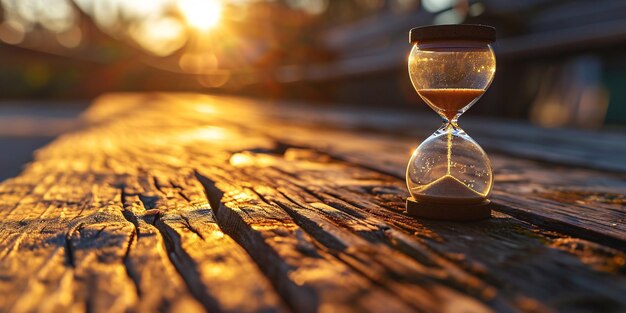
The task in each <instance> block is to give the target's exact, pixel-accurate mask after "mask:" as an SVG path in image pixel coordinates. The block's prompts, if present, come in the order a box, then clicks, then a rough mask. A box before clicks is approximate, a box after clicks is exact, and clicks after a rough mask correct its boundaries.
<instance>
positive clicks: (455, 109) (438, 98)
mask: <svg viewBox="0 0 626 313" xmlns="http://www.w3.org/2000/svg"><path fill="white" fill-rule="evenodd" d="M417 92H418V93H419V95H420V96H422V98H423V99H424V100H425V101H427V102H428V104H430V105H431V106H433V107H434V108H435V109H437V111H438V112H439V113H440V114H442V115H443V116H445V117H446V118H447V119H448V121H451V120H452V119H453V118H454V117H455V116H456V115H457V114H458V113H459V110H461V109H463V108H464V107H465V106H467V105H468V104H469V103H471V102H472V101H474V100H475V99H476V98H478V97H480V96H481V95H482V94H483V93H484V92H485V90H483V89H470V88H438V89H419V90H418V91H417ZM447 139H448V160H447V161H448V164H447V167H448V170H447V173H446V175H444V176H442V177H440V178H438V179H436V180H434V181H432V182H430V183H429V184H427V185H424V186H420V187H418V188H414V190H413V191H415V192H412V194H413V195H414V196H415V197H416V199H415V200H417V201H423V202H434V203H449V204H478V203H481V202H484V201H485V195H482V194H480V193H478V192H476V191H475V190H473V189H472V188H470V187H469V186H468V185H466V184H464V183H463V182H462V181H460V180H459V179H457V178H455V177H454V176H452V175H451V171H450V168H451V159H452V155H451V154H452V153H451V152H452V150H451V149H452V146H451V145H452V129H451V128H449V129H448V138H447Z"/></svg>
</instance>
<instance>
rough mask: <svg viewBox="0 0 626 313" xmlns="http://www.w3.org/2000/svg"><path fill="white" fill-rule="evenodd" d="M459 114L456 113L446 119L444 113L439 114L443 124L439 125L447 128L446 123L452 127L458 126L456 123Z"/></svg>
mask: <svg viewBox="0 0 626 313" xmlns="http://www.w3.org/2000/svg"><path fill="white" fill-rule="evenodd" d="M459 116H461V114H457V115H455V116H454V117H453V118H452V119H448V118H447V117H446V116H445V115H441V120H442V122H443V125H442V126H441V127H444V128H447V127H448V125H451V126H453V127H454V128H460V127H459V123H458V122H459Z"/></svg>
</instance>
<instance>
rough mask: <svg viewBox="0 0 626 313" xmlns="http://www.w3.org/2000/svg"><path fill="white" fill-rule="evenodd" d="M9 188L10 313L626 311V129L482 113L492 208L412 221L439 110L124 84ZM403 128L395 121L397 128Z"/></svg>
mask: <svg viewBox="0 0 626 313" xmlns="http://www.w3.org/2000/svg"><path fill="white" fill-rule="evenodd" d="M83 121H84V126H83V127H82V128H81V129H79V130H77V131H74V132H72V133H69V134H66V135H64V136H62V137H60V138H58V139H57V140H56V141H55V142H54V143H52V144H50V145H49V146H47V147H46V148H44V149H42V150H40V151H38V152H37V154H36V157H35V161H34V162H33V163H32V164H30V165H28V167H27V168H26V169H25V170H24V172H23V173H22V174H21V175H20V176H18V177H16V178H13V179H10V180H8V181H5V182H4V183H2V184H1V185H0V193H1V195H0V201H1V202H0V311H2V312H34V311H38V312H80V311H90V312H126V311H131V312H132V311H138V312H153V311H176V312H202V311H210V312H274V311H277V312H289V311H292V312H365V311H372V312H409V311H423V312H440V311H445V312H483V311H494V310H495V311H504V312H508V311H537V312H547V311H553V310H556V311H576V312H578V311H598V312H620V311H621V312H624V311H626V264H625V263H626V255H625V252H626V207H625V206H624V204H626V197H625V196H624V194H626V175H625V174H624V173H625V172H626V162H625V161H626V160H625V159H624V155H626V140H624V138H625V137H623V136H620V135H615V134H589V133H584V132H575V131H566V130H561V131H545V130H541V129H537V128H532V127H529V126H526V125H522V124H515V123H499V124H498V123H495V122H488V121H481V120H476V119H475V120H473V121H472V120H471V119H470V118H467V122H466V123H464V126H466V128H467V129H468V130H469V133H470V134H472V136H474V138H476V139H477V140H478V141H479V142H480V143H481V144H482V145H483V146H484V147H485V148H486V149H487V150H488V151H489V152H490V156H491V158H492V161H493V163H494V168H495V180H496V183H495V188H494V191H493V194H492V200H493V201H494V202H495V203H496V204H497V205H498V206H499V209H498V211H497V212H494V213H493V218H492V219H490V220H486V221H481V222H474V223H450V222H435V221H428V220H419V219H413V218H410V217H408V216H406V215H405V214H404V213H403V211H404V200H405V198H406V196H407V192H406V187H405V184H404V168H405V163H406V162H407V160H408V157H409V155H410V153H411V150H412V149H413V148H414V147H415V146H416V145H417V144H418V143H419V140H421V139H423V138H424V137H426V136H428V135H430V133H432V132H433V131H434V130H435V128H436V123H437V118H436V117H435V116H434V115H433V114H430V115H428V116H427V117H425V118H420V117H418V116H413V115H410V114H394V113H389V112H359V111H355V110H352V111H350V110H343V111H341V110H333V109H320V108H317V109H316V108H313V107H305V106H299V105H297V104H275V103H274V104H273V103H260V102H254V101H250V100H241V99H232V98H219V97H209V96H202V95H193V94H152V95H141V94H117V95H108V96H104V97H102V98H100V99H99V100H97V101H96V102H95V103H94V104H93V105H92V107H91V108H90V109H89V110H88V111H87V112H86V113H85V114H84V116H83ZM392 122H393V123H392Z"/></svg>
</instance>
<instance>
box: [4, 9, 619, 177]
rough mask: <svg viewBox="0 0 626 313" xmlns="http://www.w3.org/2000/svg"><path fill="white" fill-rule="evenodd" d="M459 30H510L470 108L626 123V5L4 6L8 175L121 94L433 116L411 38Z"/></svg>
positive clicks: (546, 120)
mask: <svg viewBox="0 0 626 313" xmlns="http://www.w3.org/2000/svg"><path fill="white" fill-rule="evenodd" d="M456 23H482V24H488V25H493V26H495V27H496V28H497V29H498V41H497V42H496V43H495V45H494V49H495V51H496V55H497V58H498V69H497V74H496V79H495V81H494V83H493V85H492V87H491V88H490V89H489V92H488V93H487V94H486V95H485V96H484V97H483V99H482V100H481V102H480V105H477V106H475V107H474V108H472V110H470V111H469V112H468V115H482V116H489V117H494V118H503V119H517V120H525V121H528V122H530V123H533V124H536V125H539V126H542V127H569V128H584V129H596V130H597V129H607V128H612V129H617V130H618V131H621V130H622V129H623V127H624V125H626V83H625V81H626V58H624V57H623V56H624V55H625V53H626V1H623V0H598V1H588V0H569V1H568V0H524V1H519V0H482V1H471V0H332V1H331V0H132V1H128V0H126V1H124V0H0V68H1V70H0V150H1V152H0V179H2V178H6V177H10V176H13V175H15V174H17V173H18V172H19V170H20V166H21V164H23V163H24V162H25V161H27V160H28V158H29V157H30V155H31V153H32V150H33V149H35V148H37V147H39V146H41V145H43V144H45V143H46V142H48V141H49V140H51V138H54V137H55V136H56V135H58V134H60V133H62V132H64V131H67V130H69V129H72V128H73V127H76V125H77V124H76V123H77V122H76V116H77V115H78V114H79V112H81V110H83V109H84V108H85V107H86V106H87V105H88V104H89V101H90V99H93V98H94V97H97V96H98V95H100V94H102V93H105V92H110V91H156V90H158V91H162V90H166V91H195V92H205V93H212V94H228V95H242V96H247V97H259V98H264V99H273V100H290V101H291V100H297V101H305V102H309V103H312V104H313V105H319V106H325V107H328V106H358V107H371V108H383V107H384V108H387V109H389V108H397V109H398V110H407V111H409V110H410V111H418V110H423V111H424V112H426V111H427V110H428V109H427V107H426V106H425V105H418V104H419V103H420V100H419V99H418V97H417V95H416V93H415V91H414V90H413V89H412V86H411V84H410V82H409V79H408V74H407V69H406V57H407V55H408V52H409V50H410V48H411V47H410V45H409V44H408V30H409V29H410V28H412V27H415V26H420V25H428V24H456ZM433 118H434V117H433Z"/></svg>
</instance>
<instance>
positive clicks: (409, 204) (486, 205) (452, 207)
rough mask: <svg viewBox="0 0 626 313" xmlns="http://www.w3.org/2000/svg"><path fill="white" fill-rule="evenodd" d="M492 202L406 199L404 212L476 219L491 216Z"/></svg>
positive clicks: (421, 215) (447, 218) (465, 219)
mask: <svg viewBox="0 0 626 313" xmlns="http://www.w3.org/2000/svg"><path fill="white" fill-rule="evenodd" d="M492 207H493V205H492V203H491V202H490V201H489V200H485V202H483V203H479V204H436V203H422V202H417V201H415V199H413V198H412V197H410V198H408V199H406V211H407V212H406V213H407V214H408V215H411V216H413V217H420V218H426V219H432V220H446V221H477V220H484V219H487V218H490V217H491V208H492Z"/></svg>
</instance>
